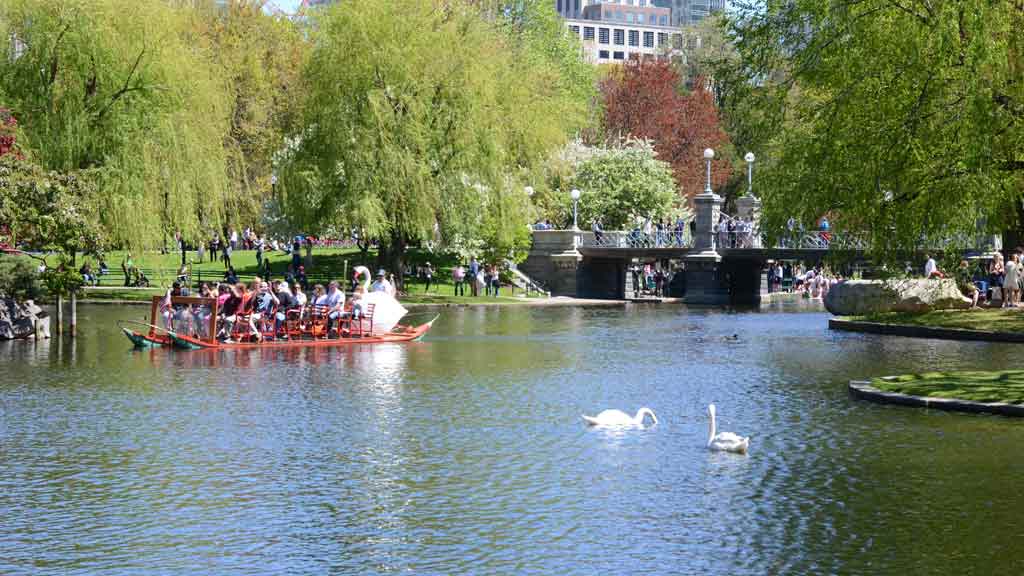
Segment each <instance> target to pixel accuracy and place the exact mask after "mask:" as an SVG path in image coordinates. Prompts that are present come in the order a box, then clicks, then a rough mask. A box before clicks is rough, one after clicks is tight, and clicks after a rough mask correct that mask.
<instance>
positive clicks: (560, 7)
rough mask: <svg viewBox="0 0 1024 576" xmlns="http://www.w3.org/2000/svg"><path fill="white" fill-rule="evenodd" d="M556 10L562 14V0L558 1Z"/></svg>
mask: <svg viewBox="0 0 1024 576" xmlns="http://www.w3.org/2000/svg"><path fill="white" fill-rule="evenodd" d="M555 10H558V13H559V14H561V13H562V0H558V2H557V7H556V8H555Z"/></svg>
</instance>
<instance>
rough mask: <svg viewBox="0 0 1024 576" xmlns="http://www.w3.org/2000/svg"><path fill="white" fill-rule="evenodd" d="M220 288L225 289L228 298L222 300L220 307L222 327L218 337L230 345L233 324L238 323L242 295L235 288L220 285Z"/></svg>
mask: <svg viewBox="0 0 1024 576" xmlns="http://www.w3.org/2000/svg"><path fill="white" fill-rule="evenodd" d="M222 287H224V288H225V289H226V292H227V294H228V297H227V298H226V299H225V300H224V305H223V306H222V307H221V321H222V325H221V330H220V332H219V333H218V336H220V337H222V338H223V339H224V342H225V343H227V344H232V343H234V340H232V339H231V332H232V330H233V329H234V327H235V322H237V321H238V312H239V311H240V310H241V307H242V294H241V293H240V292H239V291H238V288H237V287H236V286H228V285H227V284H222Z"/></svg>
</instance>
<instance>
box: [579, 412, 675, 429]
mask: <svg viewBox="0 0 1024 576" xmlns="http://www.w3.org/2000/svg"><path fill="white" fill-rule="evenodd" d="M645 416H650V417H651V420H653V421H654V423H655V424H657V423H658V417H657V416H655V415H654V411H653V410H651V409H650V408H641V409H639V410H637V411H636V416H630V415H629V414H626V413H625V412H623V411H622V410H605V411H603V412H601V413H600V414H598V415H597V416H583V419H584V420H585V421H586V422H587V424H589V425H591V426H604V427H609V428H611V427H615V428H643V425H644V417H645Z"/></svg>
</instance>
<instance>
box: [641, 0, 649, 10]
mask: <svg viewBox="0 0 1024 576" xmlns="http://www.w3.org/2000/svg"><path fill="white" fill-rule="evenodd" d="M644 6H647V0H640V7H641V8H643V7H644Z"/></svg>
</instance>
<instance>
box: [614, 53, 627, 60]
mask: <svg viewBox="0 0 1024 576" xmlns="http://www.w3.org/2000/svg"><path fill="white" fill-rule="evenodd" d="M612 56H613V57H614V59H615V60H625V59H626V53H625V52H616V53H615V54H613V55H612Z"/></svg>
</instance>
